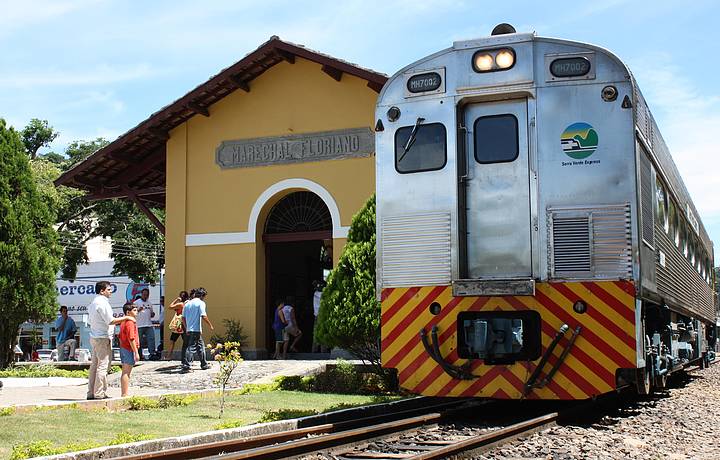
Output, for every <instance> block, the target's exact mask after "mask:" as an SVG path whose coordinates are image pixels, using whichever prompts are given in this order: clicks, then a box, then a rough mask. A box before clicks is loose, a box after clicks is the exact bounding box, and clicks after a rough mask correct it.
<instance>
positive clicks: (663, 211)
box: [655, 177, 668, 232]
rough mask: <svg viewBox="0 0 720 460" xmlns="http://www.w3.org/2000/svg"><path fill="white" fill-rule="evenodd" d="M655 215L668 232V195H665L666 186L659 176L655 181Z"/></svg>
mask: <svg viewBox="0 0 720 460" xmlns="http://www.w3.org/2000/svg"><path fill="white" fill-rule="evenodd" d="M655 217H656V219H657V221H658V222H659V223H660V224H661V225H662V227H663V230H665V231H666V232H667V230H668V219H667V196H666V195H665V187H663V185H662V182H660V178H659V177H658V178H656V182H655Z"/></svg>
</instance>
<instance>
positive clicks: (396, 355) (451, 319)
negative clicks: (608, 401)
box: [381, 281, 636, 399]
mask: <svg viewBox="0 0 720 460" xmlns="http://www.w3.org/2000/svg"><path fill="white" fill-rule="evenodd" d="M578 300H583V301H585V302H586V303H587V305H588V309H587V312H586V313H584V314H578V313H575V312H574V311H573V308H572V306H573V304H574V303H575V302H576V301H578ZM432 302H438V303H439V304H440V305H441V306H442V309H441V311H440V313H439V314H438V315H433V314H431V313H430V311H429V308H428V307H429V305H430V304H431V303H432ZM483 310H484V311H502V310H535V311H537V312H538V313H540V316H541V318H542V326H541V327H542V345H543V349H542V353H544V352H545V350H547V347H548V346H549V345H550V342H551V341H552V339H553V337H554V336H555V333H556V332H557V331H558V329H560V326H562V324H567V325H568V326H570V328H571V330H572V329H574V328H575V327H576V326H578V325H579V326H582V331H581V333H580V335H579V336H578V338H577V340H576V342H575V345H574V346H573V348H572V349H571V351H570V354H569V355H568V356H567V358H566V359H565V362H564V363H562V365H561V366H560V367H559V369H558V371H557V373H556V374H555V376H554V377H553V380H552V381H551V382H550V383H549V384H548V385H547V386H546V387H544V388H540V389H535V390H533V391H532V392H531V394H530V395H528V396H527V397H528V398H534V399H587V398H590V397H592V396H594V395H599V394H603V393H607V392H610V391H612V390H614V389H615V387H616V382H615V371H616V370H617V369H618V368H634V367H636V354H635V348H636V347H635V286H634V284H633V283H632V282H629V281H601V282H574V283H538V284H537V285H536V287H535V295H534V296H532V297H531V296H503V297H453V295H452V288H451V287H450V286H427V287H410V288H388V289H383V291H382V321H381V324H382V333H381V336H382V362H383V366H384V367H388V368H396V369H397V370H398V375H399V378H400V385H401V386H402V387H403V388H406V389H408V390H410V391H413V392H415V393H418V394H422V395H428V396H464V397H468V396H476V397H490V398H500V399H519V398H521V397H522V391H523V385H524V384H525V382H526V381H527V380H528V378H529V377H530V374H531V373H532V372H533V370H534V369H535V366H536V365H537V363H538V362H539V358H538V360H536V361H533V362H517V363H515V364H511V365H493V366H487V365H484V364H482V361H480V360H474V361H473V362H472V367H471V369H472V372H473V374H474V375H476V376H478V378H477V379H474V380H457V379H453V378H452V377H450V376H449V375H448V374H446V373H445V372H443V370H442V368H441V367H440V366H439V365H438V364H437V363H436V362H435V361H433V359H432V358H431V357H430V356H429V355H428V354H427V353H426V352H425V349H424V348H423V345H422V342H421V340H420V330H421V328H425V330H426V331H428V332H430V328H431V327H432V326H435V325H437V326H438V340H439V342H440V351H441V352H442V355H443V356H444V357H445V360H446V361H447V362H449V363H452V364H455V365H461V364H463V363H465V362H466V360H465V359H460V358H459V357H458V355H457V350H456V346H457V337H456V335H457V323H456V321H457V315H458V313H460V312H463V311H483ZM569 337H570V333H568V334H566V336H565V337H564V338H563V339H562V340H561V341H560V343H559V344H558V346H557V347H556V348H555V350H554V353H553V356H551V357H550V360H549V363H548V365H546V366H545V368H544V372H549V370H550V368H551V367H552V365H553V364H554V363H555V362H557V359H558V357H559V356H560V354H561V353H562V351H563V349H564V348H565V347H566V346H567V344H568V340H569ZM542 377H544V373H543V374H541V376H540V378H542Z"/></svg>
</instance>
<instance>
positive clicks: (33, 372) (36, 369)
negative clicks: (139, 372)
mask: <svg viewBox="0 0 720 460" xmlns="http://www.w3.org/2000/svg"><path fill="white" fill-rule="evenodd" d="M113 367H117V366H113ZM0 377H3V378H6V377H24V378H44V377H76V378H85V379H86V378H87V377H88V370H87V369H75V370H67V369H58V368H57V367H54V366H49V365H46V364H39V365H37V366H11V367H9V368H7V369H5V370H2V371H0Z"/></svg>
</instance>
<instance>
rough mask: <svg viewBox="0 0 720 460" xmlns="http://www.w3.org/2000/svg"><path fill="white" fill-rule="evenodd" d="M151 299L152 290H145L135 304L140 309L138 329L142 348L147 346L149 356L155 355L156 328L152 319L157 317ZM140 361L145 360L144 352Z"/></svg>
mask: <svg viewBox="0 0 720 460" xmlns="http://www.w3.org/2000/svg"><path fill="white" fill-rule="evenodd" d="M149 297H150V289H148V288H145V289H143V290H142V291H140V298H139V299H137V300H136V301H135V302H133V303H134V304H135V306H136V307H137V309H138V314H137V328H138V339H139V341H140V346H141V347H142V344H143V343H145V344H147V349H148V354H150V356H152V355H154V354H155V328H154V327H153V323H152V318H154V317H155V310H154V309H153V305H152V303H150V302H149V301H148V298H149ZM140 359H143V355H142V352H141V353H140Z"/></svg>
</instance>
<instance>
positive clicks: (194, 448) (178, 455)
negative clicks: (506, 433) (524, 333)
mask: <svg viewBox="0 0 720 460" xmlns="http://www.w3.org/2000/svg"><path fill="white" fill-rule="evenodd" d="M462 404H464V401H462V400H455V401H452V402H442V403H436V404H429V405H427V406H425V407H422V408H420V407H418V408H412V409H406V410H403V411H399V412H394V413H389V414H381V415H374V416H368V417H363V418H359V419H354V420H346V421H341V422H335V423H325V424H322V425H316V426H312V427H307V428H296V429H292V430H286V431H280V432H275V433H266V434H261V435H255V436H251V437H247V438H240V439H228V440H223V441H217V442H206V443H202V444H197V445H191V446H184V447H174V448H169V449H163V450H158V451H152V452H145V453H137V454H131V455H125V456H121V457H116V458H118V459H122V460H155V459H163V460H184V459H188V458H206V457H213V456H216V455H218V454H221V453H232V452H238V453H239V452H240V451H243V452H247V451H249V450H250V449H255V448H262V447H267V446H270V445H285V444H280V443H287V442H288V441H293V440H297V439H299V438H305V437H308V436H315V438H311V439H319V438H320V437H323V438H324V437H325V436H326V435H329V434H330V433H333V434H336V436H338V437H340V438H344V437H346V436H347V434H348V433H351V432H353V431H358V432H361V431H363V430H364V431H367V430H368V429H369V427H381V426H385V427H390V426H392V424H397V426H402V423H403V422H408V421H410V420H416V419H419V418H422V417H425V418H426V419H427V417H429V416H428V415H421V416H417V415H415V414H418V413H422V412H427V411H433V410H434V411H441V410H453V409H455V408H457V407H458V406H461V405H462ZM403 414H405V415H403ZM432 415H433V417H437V416H438V414H432ZM409 416H413V417H412V418H409ZM397 417H406V418H403V419H401V420H397V421H390V422H386V423H381V422H382V421H384V420H388V419H394V418H397ZM428 420H429V419H428ZM409 423H413V422H409ZM418 423H419V422H418ZM425 423H428V422H427V421H426V422H425ZM357 426H365V428H360V429H358V430H354V428H355V427H357ZM387 429H390V428H387ZM396 430H399V428H397V429H396ZM356 436H357V435H356ZM222 458H229V457H228V455H227V454H225V455H223V456H222ZM238 458H246V457H238ZM247 458H252V457H247ZM268 458H269V457H268Z"/></svg>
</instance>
